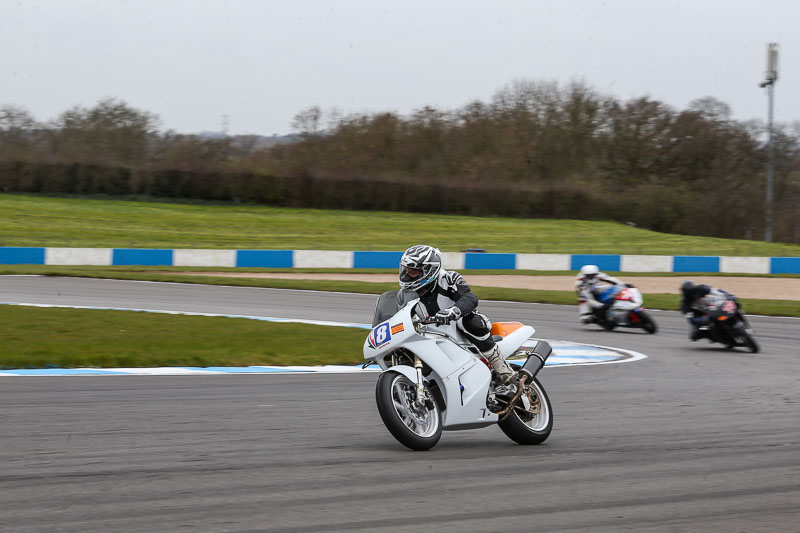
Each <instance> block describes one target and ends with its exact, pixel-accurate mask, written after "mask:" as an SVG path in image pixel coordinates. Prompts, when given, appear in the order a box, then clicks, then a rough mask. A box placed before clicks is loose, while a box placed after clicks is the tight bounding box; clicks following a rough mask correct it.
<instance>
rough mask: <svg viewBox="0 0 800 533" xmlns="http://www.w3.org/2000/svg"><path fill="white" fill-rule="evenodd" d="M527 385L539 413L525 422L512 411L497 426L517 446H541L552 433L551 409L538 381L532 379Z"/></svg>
mask: <svg viewBox="0 0 800 533" xmlns="http://www.w3.org/2000/svg"><path fill="white" fill-rule="evenodd" d="M528 385H529V386H530V387H531V388H532V389H533V393H532V394H531V400H533V401H536V402H538V403H539V405H540V411H539V413H538V414H537V415H534V416H533V417H532V418H531V419H530V420H527V421H526V420H523V418H522V417H521V416H520V413H519V412H518V411H516V410H514V411H512V412H511V414H510V415H509V416H508V418H506V419H505V420H504V421H503V422H498V423H497V425H498V426H500V429H501V430H502V431H503V433H505V434H506V436H507V437H508V438H510V439H511V440H513V441H514V442H516V443H517V444H541V443H543V442H544V441H545V440H547V437H549V436H550V432H551V431H553V408H552V406H551V405H550V398H549V397H548V396H547V392H546V391H545V390H544V387H543V386H542V384H541V383H540V382H539V380H538V379H536V378H533V382H531V383H529V384H528ZM534 397H535V398H534ZM523 416H524V415H523ZM525 418H527V417H525Z"/></svg>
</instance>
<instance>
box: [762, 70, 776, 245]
mask: <svg viewBox="0 0 800 533" xmlns="http://www.w3.org/2000/svg"><path fill="white" fill-rule="evenodd" d="M767 92H768V94H769V113H768V115H767V198H766V204H765V205H766V218H765V220H764V240H765V241H766V242H772V161H773V154H774V148H773V146H772V113H773V109H774V105H775V83H770V84H769V86H768V88H767Z"/></svg>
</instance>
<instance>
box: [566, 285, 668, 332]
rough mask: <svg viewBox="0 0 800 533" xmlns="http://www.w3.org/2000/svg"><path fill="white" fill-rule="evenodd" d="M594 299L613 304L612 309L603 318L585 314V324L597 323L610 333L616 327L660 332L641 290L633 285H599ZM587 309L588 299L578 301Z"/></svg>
mask: <svg viewBox="0 0 800 533" xmlns="http://www.w3.org/2000/svg"><path fill="white" fill-rule="evenodd" d="M592 294H593V296H594V298H595V299H596V300H597V301H598V302H600V303H603V304H605V303H608V302H612V304H611V307H609V308H608V310H607V311H606V312H605V315H604V316H603V317H602V318H597V317H595V316H594V315H591V314H588V313H586V314H584V315H583V316H584V317H587V318H586V319H584V322H585V323H592V322H594V323H597V324H599V325H600V326H601V327H603V329H606V330H608V331H611V330H613V329H614V328H616V327H623V328H641V329H643V330H645V331H646V332H647V333H655V332H656V331H658V326H656V323H655V321H654V320H653V318H652V317H651V316H650V314H649V313H648V312H647V310H646V309H645V308H644V299H643V298H642V293H641V292H639V289H637V288H636V287H634V286H633V285H630V284H628V285H625V286H624V287H619V286H617V285H599V286H596V287H594V288H593V289H592ZM578 303H579V304H582V305H583V306H585V307H588V306H587V305H586V298H581V299H580V300H579V301H578Z"/></svg>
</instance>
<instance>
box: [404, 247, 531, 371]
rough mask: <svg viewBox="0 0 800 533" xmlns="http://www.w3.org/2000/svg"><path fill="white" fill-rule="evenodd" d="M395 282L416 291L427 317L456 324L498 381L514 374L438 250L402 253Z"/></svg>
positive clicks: (470, 294)
mask: <svg viewBox="0 0 800 533" xmlns="http://www.w3.org/2000/svg"><path fill="white" fill-rule="evenodd" d="M399 279H400V287H401V288H403V289H405V290H413V291H416V293H417V295H418V296H419V297H420V302H421V303H422V304H423V305H424V306H425V309H426V310H427V312H428V316H433V315H436V316H437V317H438V318H440V319H442V321H443V322H446V323H449V322H456V325H457V326H458V328H459V329H460V330H461V331H463V332H464V333H465V334H466V336H467V337H468V338H469V340H470V341H472V343H473V344H474V345H475V346H477V348H478V349H479V350H480V351H481V353H482V354H483V355H484V357H486V359H487V360H488V361H489V363H490V364H491V365H492V368H493V369H494V371H495V373H496V374H497V376H498V378H500V381H502V382H503V383H509V382H510V381H511V380H512V378H513V377H514V376H515V372H514V370H513V369H512V368H511V367H510V366H509V364H508V363H507V362H506V360H505V358H504V357H503V356H502V355H501V354H500V349H499V348H498V346H497V343H496V342H495V341H494V340H493V339H492V335H491V327H492V323H491V321H490V320H489V319H488V318H487V317H486V316H484V315H482V314H480V313H476V312H475V309H476V308H477V307H478V297H477V296H476V295H475V294H474V293H473V292H472V291H471V290H470V288H469V285H467V282H466V281H464V278H463V277H462V276H461V274H459V273H458V272H455V271H449V270H443V269H442V254H441V252H439V250H437V249H436V248H433V247H432V246H427V245H424V244H419V245H416V246H412V247H411V248H409V249H408V250H406V251H405V253H403V256H402V257H401V258H400V272H399Z"/></svg>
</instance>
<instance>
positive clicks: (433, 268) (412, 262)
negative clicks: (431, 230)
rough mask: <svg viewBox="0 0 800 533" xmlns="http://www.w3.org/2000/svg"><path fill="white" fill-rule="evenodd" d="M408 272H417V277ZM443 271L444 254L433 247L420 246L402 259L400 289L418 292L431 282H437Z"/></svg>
mask: <svg viewBox="0 0 800 533" xmlns="http://www.w3.org/2000/svg"><path fill="white" fill-rule="evenodd" d="M408 270H412V271H413V270H417V271H419V273H418V274H417V275H416V276H412V275H411V274H409V272H408ZM441 271H442V253H441V252H440V251H439V250H437V249H436V248H434V247H432V246H427V245H425V244H418V245H416V246H412V247H411V248H409V249H408V250H406V251H405V252H404V253H403V257H401V258H400V272H399V273H398V277H399V280H400V287H402V288H403V289H405V290H412V291H418V290H419V289H421V288H423V287H425V286H426V285H428V284H429V283H431V282H435V281H436V280H437V278H438V277H439V272H441Z"/></svg>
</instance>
